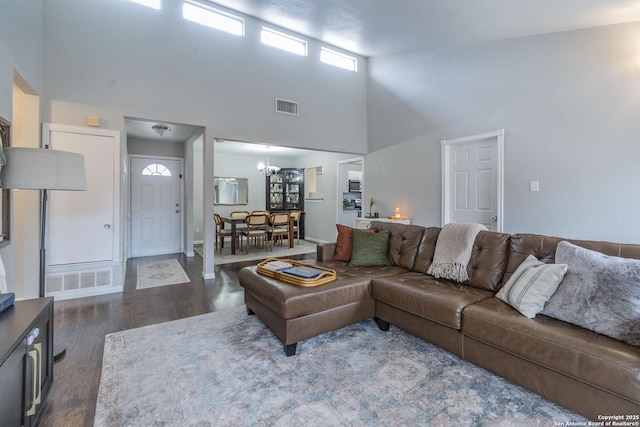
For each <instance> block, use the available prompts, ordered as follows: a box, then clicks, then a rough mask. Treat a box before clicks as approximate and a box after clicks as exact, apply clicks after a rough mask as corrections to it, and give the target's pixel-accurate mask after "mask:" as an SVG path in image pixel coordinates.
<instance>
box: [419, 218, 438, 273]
mask: <svg viewBox="0 0 640 427" xmlns="http://www.w3.org/2000/svg"><path fill="white" fill-rule="evenodd" d="M440 231H442V228H440V227H427V228H425V230H424V234H423V235H422V240H421V241H420V244H419V245H418V253H417V255H416V262H415V263H414V264H413V268H412V270H413V271H417V272H418V273H424V274H427V270H429V267H431V263H432V262H433V255H434V254H435V253H436V242H437V241H438V236H439V235H440Z"/></svg>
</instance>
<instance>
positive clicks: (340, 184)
mask: <svg viewBox="0 0 640 427" xmlns="http://www.w3.org/2000/svg"><path fill="white" fill-rule="evenodd" d="M349 163H361V164H362V188H361V189H360V190H361V193H360V195H361V196H362V194H364V186H365V185H366V180H365V176H364V156H358V157H353V158H351V159H345V160H338V162H337V167H336V223H340V216H341V214H342V193H343V191H341V190H342V188H345V187H344V185H345V184H346V183H347V182H348V180H347V174H346V173H343V171H342V166H343V165H348V164H349ZM346 190H347V191H349V189H348V188H347V189H346ZM351 226H352V227H354V226H355V224H352V225H351Z"/></svg>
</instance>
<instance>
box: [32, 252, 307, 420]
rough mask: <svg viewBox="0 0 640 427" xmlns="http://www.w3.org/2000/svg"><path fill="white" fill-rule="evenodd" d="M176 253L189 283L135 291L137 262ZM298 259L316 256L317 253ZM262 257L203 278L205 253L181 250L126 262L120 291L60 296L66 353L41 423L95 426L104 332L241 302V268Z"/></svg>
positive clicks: (58, 337)
mask: <svg viewBox="0 0 640 427" xmlns="http://www.w3.org/2000/svg"><path fill="white" fill-rule="evenodd" d="M168 257H174V258H176V259H177V260H178V261H179V262H180V264H181V265H182V267H183V268H184V270H185V272H186V273H187V274H188V275H189V278H190V279H191V283H188V284H180V285H170V286H161V287H157V288H150V289H143V290H136V288H135V287H136V271H137V265H138V262H140V261H141V260H143V261H145V260H150V259H166V258H168ZM291 258H294V259H315V254H310V255H298V256H294V257H291ZM258 262H259V261H249V262H243V263H235V264H224V265H220V266H216V267H215V276H216V277H215V279H211V280H204V279H203V278H202V258H201V257H200V256H199V255H196V256H195V257H193V258H187V257H185V256H184V255H182V254H176V255H174V256H166V255H164V256H159V257H149V258H133V259H130V260H129V261H128V263H127V272H126V279H125V285H124V291H123V292H122V293H117V294H110V295H103V296H96V297H89V298H78V299H74V300H67V301H57V302H55V304H54V338H55V341H56V343H58V344H63V345H65V346H66V349H67V352H66V355H65V356H64V357H63V358H62V359H60V360H59V361H58V362H56V363H55V365H54V370H53V372H54V381H53V387H52V389H51V392H50V393H49V396H48V398H47V400H46V402H45V404H44V406H43V408H42V414H41V416H40V420H39V426H40V427H43V426H47V427H48V426H60V427H63V426H64V427H75V426H92V425H93V418H94V414H95V408H96V399H97V396H98V386H99V385H100V373H101V370H102V354H103V350H104V337H105V335H107V334H110V333H112V332H117V331H122V330H126V329H132V328H138V327H141V326H147V325H152V324H155V323H161V322H167V321H171V320H176V319H181V318H185V317H191V316H196V315H199V314H204V313H209V312H213V311H219V310H224V309H227V308H232V307H237V306H240V305H242V304H243V296H244V294H243V290H242V287H240V285H239V284H238V277H237V273H238V271H239V270H240V269H241V268H242V267H245V266H247V265H255V264H257V263H258Z"/></svg>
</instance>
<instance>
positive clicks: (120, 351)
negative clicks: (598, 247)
mask: <svg viewBox="0 0 640 427" xmlns="http://www.w3.org/2000/svg"><path fill="white" fill-rule="evenodd" d="M297 350H298V351H297V354H296V355H295V356H292V357H286V356H285V354H284V351H283V346H282V343H281V342H280V340H278V338H276V337H275V336H274V335H273V333H272V332H271V331H270V330H269V329H268V328H267V327H266V326H265V325H264V324H263V323H262V322H261V321H260V319H259V318H258V317H257V316H249V315H247V314H246V312H245V311H244V307H237V308H233V309H230V310H225V311H221V312H215V313H209V314H204V315H200V316H195V317H190V318H186V319H181V320H176V321H172V322H167V323H161V324H156V325H151V326H146V327H142V328H139V329H132V330H128V331H122V332H116V333H113V334H109V335H107V336H106V338H105V346H104V358H103V365H102V377H101V380H100V388H99V392H98V400H97V405H96V413H95V424H94V425H95V426H216V427H219V426H323V427H324V426H519V427H522V426H536V427H542V426H553V425H559V424H554V423H565V424H564V425H567V424H568V422H569V421H572V422H584V423H585V425H586V421H587V420H586V419H585V418H583V417H581V416H580V415H577V414H575V413H574V412H572V411H570V410H568V409H565V408H562V407H560V406H559V405H557V404H555V403H552V402H550V401H548V400H545V399H544V398H543V397H541V396H539V395H537V394H534V393H533V392H530V391H528V390H525V389H524V388H522V387H520V386H517V385H515V384H513V383H511V382H509V381H507V380H505V379H503V378H501V377H498V376H496V375H493V374H491V373H490V372H488V371H486V370H484V369H482V368H479V367H477V366H475V365H473V364H471V363H469V362H467V361H465V360H462V359H460V358H458V357H457V356H455V355H453V354H451V353H448V352H446V351H444V350H442V349H440V348H438V347H436V346H434V345H432V344H430V343H428V342H426V341H423V340H422V339H420V338H418V337H416V336H413V335H411V334H409V333H407V332H404V331H402V330H400V329H398V328H395V327H394V326H391V328H390V330H389V331H388V332H382V331H380V330H379V329H378V327H377V326H376V325H375V323H374V322H373V320H371V319H370V320H366V321H363V322H360V323H357V324H354V325H350V326H347V327H345V328H341V329H339V330H336V331H333V332H329V333H326V334H322V335H320V336H317V337H314V338H310V339H308V340H304V341H301V342H299V343H298V349H297Z"/></svg>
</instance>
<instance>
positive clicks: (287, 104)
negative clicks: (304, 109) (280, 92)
mask: <svg viewBox="0 0 640 427" xmlns="http://www.w3.org/2000/svg"><path fill="white" fill-rule="evenodd" d="M276 113H282V114H289V115H292V116H297V115H298V103H297V102H295V101H287V100H286V99H280V98H276Z"/></svg>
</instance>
